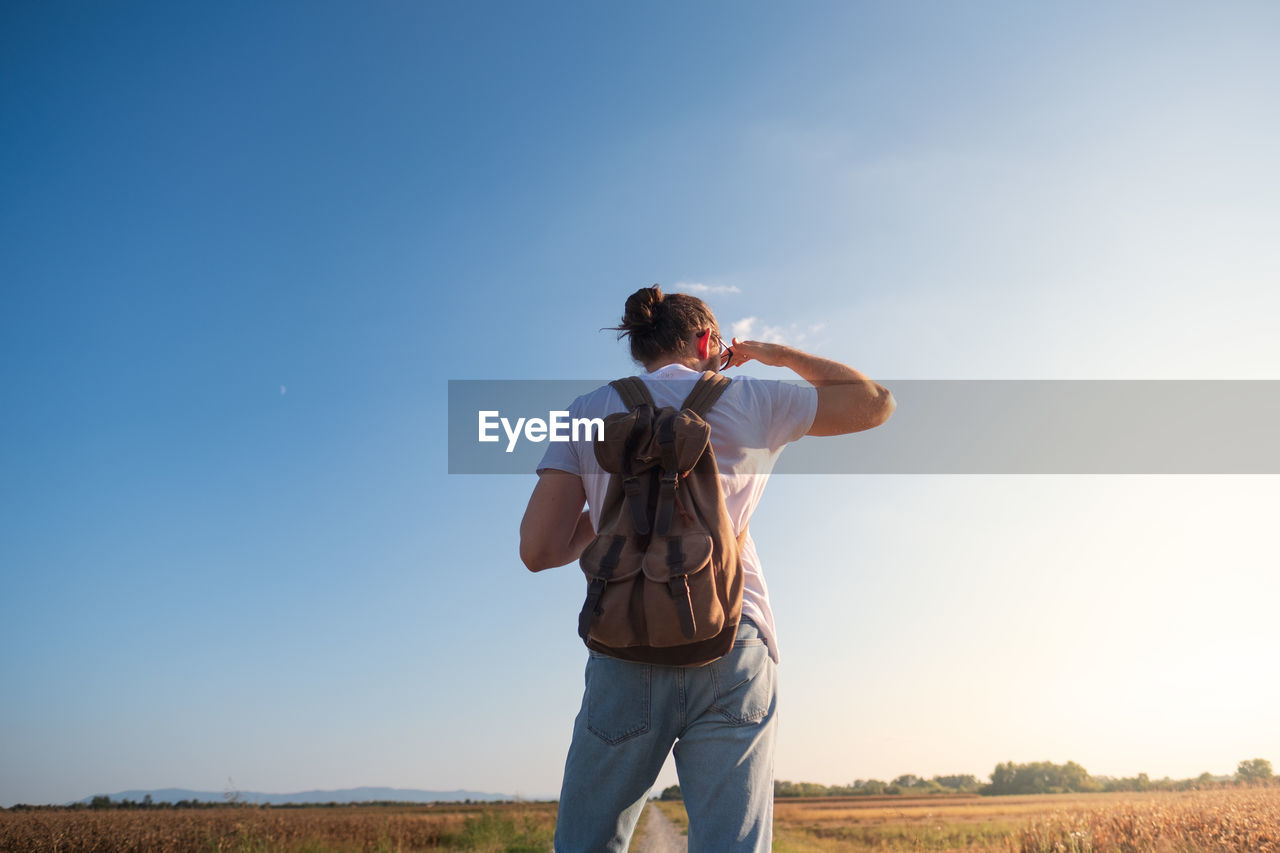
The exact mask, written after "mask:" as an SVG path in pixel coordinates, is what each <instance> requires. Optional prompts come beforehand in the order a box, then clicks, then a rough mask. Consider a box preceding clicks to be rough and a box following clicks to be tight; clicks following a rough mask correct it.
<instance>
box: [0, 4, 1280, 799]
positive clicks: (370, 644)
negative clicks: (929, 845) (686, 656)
mask: <svg viewBox="0 0 1280 853" xmlns="http://www.w3.org/2000/svg"><path fill="white" fill-rule="evenodd" d="M1277 43H1280V7H1277V6H1276V5H1275V4H1272V3H1236V2H1227V3H1215V4H1203V3H1166V2H1160V3H1110V2H1107V3H1101V2H1100V3H1079V4H1065V5H1064V4H1057V5H1054V6H1052V7H1051V6H1048V5H1046V4H1025V3H1017V2H975V3H963V4H940V3H915V2H910V3H898V2H884V3H843V2H839V3H816V2H806V3H799V4H777V3H768V4H765V3H742V2H725V3H718V2H700V3H667V2H659V3H646V4H629V5H628V4H621V3H603V4H600V3H597V4H586V3H582V4H553V3H514V2H511V3H505V2H504V3H498V2H492V3H479V4H477V3H412V2H375V3H326V2H314V3H313V2H307V3H300V2H274V3H248V2H233V3H221V4H174V3H160V2H155V3H149V2H134V3H113V4H100V3H57V2H41V3H8V4H5V6H4V9H3V11H2V12H0V116H3V119H2V121H3V125H4V130H3V132H2V133H0V187H2V190H0V287H3V303H2V304H3V308H0V393H2V397H0V442H2V443H0V447H2V448H3V449H2V450H0V580H2V581H3V586H2V587H0V588H2V590H3V592H2V593H0V650H2V652H3V654H2V655H0V685H2V686H0V691H2V700H0V805H10V804H13V803H15V802H64V801H69V800H72V799H76V798H80V797H84V796H87V795H90V794H93V793H99V792H114V791H119V790H125V789H130V788H157V787H167V786H180V787H188V788H196V789H208V790H221V789H223V788H225V787H227V786H228V785H229V784H233V785H234V787H236V788H239V789H243V790H261V791H279V792H285V791H296V790H303V789H311V788H338V787H349V786H356V785H387V786H396V787H417V788H435V789H454V788H460V787H463V788H470V789H475V790H485V791H495V792H504V793H510V794H520V795H524V796H530V797H538V796H551V795H554V794H555V793H556V791H557V790H558V786H559V777H560V770H561V766H562V762H563V755H564V749H565V747H566V744H567V742H568V737H569V732H570V727H571V722H572V717H573V714H574V713H575V711H576V709H577V705H578V702H579V699H580V690H581V677H582V673H581V669H582V664H583V662H584V659H585V655H584V652H583V650H582V648H581V645H580V643H579V641H578V639H577V636H576V632H575V626H576V621H575V620H576V613H577V609H578V607H579V606H580V603H581V596H582V592H583V583H582V579H581V575H580V573H579V572H578V571H577V569H576V568H575V567H573V566H569V567H566V568H563V569H560V570H556V571H553V572H547V573H543V574H540V575H530V574H528V573H527V572H526V571H525V570H524V568H523V567H522V566H521V564H520V563H519V560H518V559H517V554H516V545H517V525H518V522H519V518H520V514H521V512H522V510H523V507H524V503H525V501H526V499H527V496H528V493H529V491H530V489H531V488H532V486H533V482H534V477H533V475H532V473H530V474H528V475H525V476H450V475H448V474H447V473H446V471H447V460H446V453H445V442H444V431H445V406H446V387H447V386H446V382H447V380H449V379H527V378H564V379H584V378H586V379H589V378H600V379H608V378H611V377H613V376H616V375H621V374H624V373H626V372H628V371H629V370H630V369H631V365H630V363H629V361H628V359H627V357H626V354H625V350H624V348H623V346H621V345H620V344H618V343H617V342H616V341H615V340H614V337H613V335H612V334H610V333H608V332H601V331H599V330H600V329H601V327H604V326H608V325H612V324H614V323H616V322H617V319H618V316H619V315H620V313H621V308H622V303H623V300H624V299H625V297H626V295H627V294H628V293H630V292H631V291H632V290H634V289H636V288H637V287H641V286H644V285H647V284H651V283H653V282H661V283H663V284H664V285H665V286H667V287H668V288H670V289H686V290H690V291H692V292H695V293H699V294H701V295H704V296H705V297H706V298H707V299H708V300H709V301H710V302H711V304H712V306H713V307H714V308H715V309H716V311H717V312H718V315H719V317H720V319H721V324H722V326H724V327H725V328H730V327H735V326H736V328H737V329H739V330H742V331H747V332H748V333H749V334H750V335H751V336H754V337H767V338H770V339H778V340H784V341H786V342H789V343H792V344H794V345H797V346H800V347H803V348H806V349H809V350H811V351H814V352H817V353H819V354H822V355H826V356H829V357H833V358H837V359H840V360H843V361H846V362H848V363H850V364H853V365H854V366H856V367H858V368H860V369H862V370H864V371H866V372H867V373H869V374H871V375H872V376H874V377H876V378H879V379H882V380H884V381H885V382H886V383H887V384H890V385H892V380H894V379H969V378H1020V379H1061V378H1073V379H1080V378H1084V379H1116V378H1129V379H1133V378H1137V379H1142V378H1146V379H1219V378H1233V379H1280V335H1277V334H1276V332H1277V329H1276V325H1277V318H1278V317H1280V287H1278V286H1277V285H1278V284H1280V241H1277V240H1276V234H1277V233H1278V231H1280V111H1278V110H1277V109H1276V105H1277V104H1278V103H1280V54H1278V53H1277V51H1276V50H1275V45H1276V44H1277ZM752 372H755V373H756V374H757V375H768V374H767V373H766V372H764V371H759V370H756V371H752ZM566 402H567V401H566ZM903 405H909V401H900V406H903ZM1189 405H1194V402H1193V401H1191V402H1189ZM1223 417H1224V418H1228V419H1229V418H1230V413H1229V412H1224V413H1223ZM1278 498H1280V482H1278V480H1277V478H1275V477H1029V476H1028V477H995V476H967V477H959V476H912V477H907V476H901V477H895V476H827V477H819V476H802V475H794V476H787V477H776V478H774V481H773V482H771V483H770V487H769V491H768V493H767V494H766V496H765V499H764V503H763V504H762V507H761V509H760V512H759V513H758V515H757V517H756V519H755V520H754V521H753V523H752V531H753V534H754V536H755V539H756V542H757V546H758V549H759V551H760V553H761V555H762V557H763V560H764V562H765V570H766V574H767V577H768V579H769V582H770V586H771V590H772V594H773V601H774V606H775V610H776V613H777V618H778V629H779V633H780V636H781V640H782V645H783V663H782V668H781V681H782V689H783V696H782V713H783V715H784V716H783V718H782V729H781V734H780V743H779V748H778V756H777V773H778V776H779V777H780V778H785V779H792V780H806V781H815V782H823V783H828V784H832V783H846V782H848V781H850V780H852V779H855V778H868V777H876V778H882V779H886V778H892V777H893V776H896V775H899V774H902V773H915V774H917V775H923V776H929V775H933V774H939V773H973V774H975V775H977V776H979V777H985V776H986V775H987V774H989V773H990V771H991V769H992V768H993V767H994V765H995V764H996V763H997V762H999V761H1007V760H1014V761H1019V762H1022V761H1034V760H1052V761H1058V762H1062V761H1067V760H1075V761H1078V762H1080V763H1082V764H1083V765H1084V766H1085V767H1086V768H1088V769H1089V770H1090V771H1091V772H1093V773H1096V774H1111V775H1133V774H1136V773H1139V772H1147V773H1149V774H1151V775H1152V776H1153V777H1159V776H1164V775H1172V776H1175V777H1185V776H1192V775H1196V774H1198V773H1200V772H1201V771H1205V770H1209V771H1211V772H1214V773H1228V772H1231V771H1233V770H1234V769H1235V766H1236V763H1237V762H1238V761H1240V760H1241V759H1246V758H1252V757H1255V756H1260V757H1265V758H1269V759H1271V760H1272V761H1280V727H1277V726H1276V725H1275V722H1276V719H1275V717H1276V708H1277V707H1280V680H1277V679H1276V678H1275V677H1274V670H1275V660H1276V659H1277V656H1278V653H1280V636H1278V635H1277V632H1276V627H1275V626H1276V616H1277V613H1276V602H1277V600H1280V572H1277V567H1278V566H1280V560H1278V559H1277V558H1278V556H1280V545H1277V540H1276V538H1275V536H1274V517H1275V509H1276V506H1277V505H1278V502H1277V499H1278ZM229 779H230V780H232V782H228V780H229ZM671 781H673V776H672V774H671V771H670V769H668V770H667V771H665V772H664V776H663V783H664V784H669V783H670V782H671Z"/></svg>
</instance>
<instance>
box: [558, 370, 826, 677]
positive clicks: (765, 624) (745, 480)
mask: <svg viewBox="0 0 1280 853" xmlns="http://www.w3.org/2000/svg"><path fill="white" fill-rule="evenodd" d="M701 375H702V374H700V373H699V372H697V371H695V370H690V369H689V368H687V367H685V366H684V365H681V364H669V365H667V366H665V367H660V368H658V369H657V370H655V371H653V372H652V373H645V374H642V375H641V376H640V378H641V379H643V380H644V383H645V385H647V386H648V388H649V392H650V393H651V394H652V395H653V400H654V402H655V403H656V404H657V405H658V406H659V407H662V406H675V407H678V406H679V405H680V404H681V403H682V402H684V398H685V397H687V396H688V394H689V392H690V391H691V390H692V389H693V386H694V384H695V383H696V382H697V381H698V377H699V376H701ZM622 411H626V407H625V406H623V405H622V398H621V397H619V396H618V392H617V391H615V390H613V388H611V387H610V386H608V385H603V386H601V387H600V388H597V389H596V390H595V391H592V392H591V393H589V394H584V395H582V396H581V397H579V398H577V399H576V400H574V401H573V403H572V404H570V406H569V415H570V417H571V418H603V417H605V416H607V415H611V414H613V413H615V412H622ZM817 411H818V391H817V389H816V388H814V387H813V386H812V385H807V384H802V383H795V382H782V381H778V380H772V379H754V378H752V377H750V376H736V377H734V378H733V381H732V382H730V383H729V387H728V388H726V389H725V392H724V394H723V395H721V397H720V399H719V400H717V401H716V404H715V406H714V407H712V409H711V413H710V415H709V416H708V417H707V423H708V424H709V425H710V427H711V447H712V449H713V450H714V451H715V454H716V466H717V467H718V468H719V469H720V488H721V491H723V493H724V503H725V508H726V510H728V513H729V519H730V520H731V521H732V522H733V527H734V532H736V533H741V532H742V528H743V527H744V526H745V525H746V524H747V522H748V521H749V520H750V519H751V513H753V512H754V511H755V508H756V505H757V504H759V503H760V496H761V495H762V494H763V493H764V485H765V483H766V482H767V481H768V479H769V472H770V471H772V470H773V465H774V462H775V461H776V460H777V458H778V454H779V453H781V452H782V448H783V447H785V446H786V445H787V444H788V443H790V442H792V441H795V440H796V439H798V438H800V437H801V436H802V435H804V434H805V433H807V432H808V431H809V429H810V427H812V426H813V418H814V415H815V414H816V413H817ZM547 468H555V469H556V470H559V471H567V472H569V473H570V474H577V475H578V476H580V477H581V478H582V482H583V487H584V488H585V490H586V493H587V508H588V509H589V510H590V512H591V523H592V525H593V526H595V527H597V528H598V527H599V525H600V511H601V508H602V507H603V506H604V496H605V491H606V490H607V489H608V486H609V474H607V473H606V472H604V471H602V470H601V469H600V465H599V463H597V462H596V456H595V451H594V449H593V448H592V444H591V442H590V441H589V440H586V439H585V438H584V439H582V440H579V441H568V442H550V443H549V444H548V447H547V452H546V454H545V455H544V456H543V457H542V462H541V464H539V465H538V472H539V473H541V472H542V471H543V470H545V469H547ZM742 570H743V575H744V579H743V580H744V583H743V599H742V615H743V616H744V617H746V618H749V619H750V620H751V621H752V622H754V623H756V626H757V627H759V629H760V633H761V635H763V637H764V640H765V643H766V644H767V645H768V647H769V654H770V655H771V656H772V657H773V659H774V660H775V661H776V660H778V641H777V632H776V631H775V629H774V624H773V609H772V608H771V607H770V606H769V588H768V586H766V585H765V581H764V572H763V571H762V569H761V567H760V558H759V556H757V554H756V546H755V543H754V542H752V540H751V534H750V532H748V534H747V537H746V540H745V542H744V543H743V548H742Z"/></svg>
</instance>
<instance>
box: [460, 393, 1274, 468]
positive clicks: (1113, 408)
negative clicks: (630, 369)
mask: <svg viewBox="0 0 1280 853" xmlns="http://www.w3.org/2000/svg"><path fill="white" fill-rule="evenodd" d="M881 382H882V384H884V385H885V386H886V387H888V388H889V389H890V390H891V391H893V395H894V398H895V399H896V400H897V403H898V408H897V411H896V412H895V413H894V415H893V417H892V418H891V419H890V420H889V421H888V422H887V423H886V424H884V425H883V426H880V427H877V428H875V429H872V430H868V431H866V432H860V433H853V434H850V435H843V436H834V437H822V438H817V437H811V436H807V437H805V438H803V439H801V440H800V441H798V442H796V443H795V444H792V445H790V446H788V447H787V449H786V450H785V451H783V453H782V455H781V457H779V460H778V464H777V467H776V468H775V469H774V473H775V474H1280V381H1276V380H1265V381H1264V380H1238V381H1237V380H1195V381H1192V380H1164V381H1154V380H1152V381H1148V380H1143V381H1129V380H1123V381H1122V380H1115V381H1101V380H902V381H896V382H895V381H885V380H881ZM602 384H605V383H604V382H603V381H600V380H581V381H576V380H510V381H506V380H452V381H450V382H449V448H448V453H449V473H451V474H528V473H532V472H533V471H534V470H535V469H536V468H537V465H538V462H539V460H541V458H542V454H543V453H544V452H545V451H546V447H547V442H549V441H562V440H563V441H574V440H579V441H589V440H590V438H591V436H592V435H594V432H593V430H594V429H596V425H595V424H592V423H589V422H587V423H580V422H575V421H574V419H573V418H572V417H570V415H569V404H570V403H571V402H572V401H573V399H574V398H575V397H577V396H579V395H581V394H585V393H587V392H589V391H591V390H592V389H594V388H596V387H598V386H600V385H602Z"/></svg>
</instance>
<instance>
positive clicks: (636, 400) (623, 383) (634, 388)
mask: <svg viewBox="0 0 1280 853" xmlns="http://www.w3.org/2000/svg"><path fill="white" fill-rule="evenodd" d="M609 384H610V385H611V386H612V387H613V390H615V391H617V392H618V396H619V397H621V398H622V405H624V406H626V407H627V411H628V412H631V411H635V409H636V407H637V406H643V405H645V404H646V403H647V404H648V405H650V406H653V407H654V408H655V409H656V408H657V406H656V405H654V402H653V395H652V394H650V393H649V386H647V385H645V384H644V380H643V379H641V378H640V377H639V376H627V377H624V378H622V379H615V380H613V381H612V382H610V383H609Z"/></svg>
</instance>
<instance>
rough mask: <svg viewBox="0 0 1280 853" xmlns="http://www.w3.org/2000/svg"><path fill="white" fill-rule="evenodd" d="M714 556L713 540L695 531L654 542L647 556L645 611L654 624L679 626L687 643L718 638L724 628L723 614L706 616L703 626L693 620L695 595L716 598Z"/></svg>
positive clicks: (645, 556)
mask: <svg viewBox="0 0 1280 853" xmlns="http://www.w3.org/2000/svg"><path fill="white" fill-rule="evenodd" d="M711 552H712V544H711V536H710V535H708V534H707V533H705V532H703V531H693V532H688V533H684V534H682V535H677V536H669V537H667V538H666V541H665V542H661V541H659V542H655V543H654V544H653V545H652V546H651V547H650V548H649V550H648V551H646V552H645V555H644V576H645V578H646V579H648V580H649V581H651V583H646V584H645V585H644V588H645V599H646V601H645V611H646V613H647V614H648V615H649V618H650V619H651V620H652V619H655V618H656V619H658V620H660V621H664V622H667V623H671V622H674V623H675V624H677V625H678V626H679V628H680V631H679V634H680V635H681V636H683V637H684V639H685V641H686V642H688V641H692V640H693V639H694V638H695V637H698V635H699V634H701V635H703V636H701V637H698V639H704V638H706V637H712V636H715V635H716V634H718V633H719V632H720V629H721V628H723V627H724V611H723V610H718V611H717V610H713V612H711V613H704V614H703V618H702V620H701V622H702V624H699V620H698V619H697V618H696V617H695V616H694V608H693V599H692V596H693V595H694V593H695V591H699V592H701V593H702V595H703V597H707V596H708V594H709V598H710V599H712V600H715V599H716V598H717V596H716V594H715V579H714V578H713V577H711V571H710V567H711ZM656 633H657V634H658V635H659V636H661V635H662V634H664V633H668V634H669V633H670V632H663V631H658V632H656Z"/></svg>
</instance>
